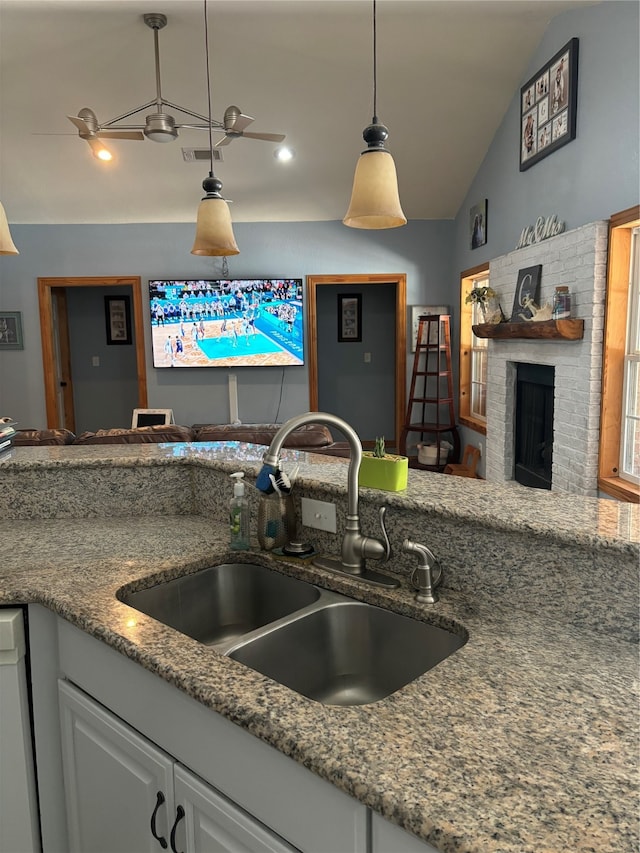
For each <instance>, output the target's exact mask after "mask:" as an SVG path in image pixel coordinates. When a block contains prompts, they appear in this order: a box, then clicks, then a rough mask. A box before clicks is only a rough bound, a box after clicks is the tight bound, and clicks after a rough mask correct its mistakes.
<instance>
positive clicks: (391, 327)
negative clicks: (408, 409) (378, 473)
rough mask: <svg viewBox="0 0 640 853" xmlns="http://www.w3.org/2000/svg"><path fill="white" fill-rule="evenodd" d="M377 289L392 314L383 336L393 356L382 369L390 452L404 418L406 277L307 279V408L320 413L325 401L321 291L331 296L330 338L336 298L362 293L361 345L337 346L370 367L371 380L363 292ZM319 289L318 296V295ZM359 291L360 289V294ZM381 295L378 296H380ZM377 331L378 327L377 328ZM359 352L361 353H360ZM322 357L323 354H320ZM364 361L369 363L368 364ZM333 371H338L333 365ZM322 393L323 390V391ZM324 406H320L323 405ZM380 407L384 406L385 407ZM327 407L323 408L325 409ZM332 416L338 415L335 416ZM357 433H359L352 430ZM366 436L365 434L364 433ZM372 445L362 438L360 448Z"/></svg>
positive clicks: (372, 365)
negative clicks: (387, 385) (387, 378)
mask: <svg viewBox="0 0 640 853" xmlns="http://www.w3.org/2000/svg"><path fill="white" fill-rule="evenodd" d="M376 286H378V287H379V288H380V290H381V291H383V290H386V291H390V292H391V302H390V304H391V306H392V314H391V316H390V317H388V318H387V326H386V334H388V335H390V336H393V338H394V340H393V352H394V355H393V356H392V357H391V364H390V365H386V367H387V369H389V370H390V373H391V386H392V387H391V391H390V395H389V407H390V408H391V410H392V421H391V423H392V428H393V435H385V441H386V444H387V447H389V448H393V447H396V448H397V446H398V444H397V443H398V441H399V438H400V434H401V432H402V426H403V423H404V416H405V398H406V360H407V320H406V316H407V295H406V287H407V285H406V276H405V275H404V274H388V275H385V274H379V275H342V276H333V275H319V276H307V318H308V329H309V335H308V350H307V352H308V359H309V408H310V410H311V411H314V412H317V411H320V408H319V403H320V401H321V400H322V399H323V397H325V395H324V394H323V387H322V383H323V381H324V380H323V375H326V372H325V371H324V370H321V369H320V365H319V361H318V360H319V356H322V354H323V341H322V340H319V337H318V328H319V322H320V323H321V324H322V317H321V316H319V297H321V299H320V302H322V301H323V300H324V296H325V290H324V289H326V291H327V292H329V293H330V295H331V294H335V298H336V302H335V310H336V316H335V328H334V329H333V331H332V332H331V335H332V336H334V339H335V337H337V335H338V299H337V297H338V296H339V295H343V294H346V293H347V292H350V293H354V294H357V293H362V296H363V305H364V308H363V340H362V342H353V343H341V344H340V346H341V347H346V348H349V349H348V350H345V352H346V351H348V352H349V353H350V354H351V356H352V357H354V353H356V355H355V357H356V358H357V354H360V355H361V357H362V362H363V365H364V367H365V368H366V367H367V366H368V365H370V368H369V369H370V371H371V374H372V375H373V376H375V371H376V361H375V350H374V349H373V348H372V346H371V344H370V343H369V342H367V341H366V328H367V323H368V320H367V310H366V299H365V297H366V292H367V290H368V289H369V288H370V287H376ZM319 288H322V289H323V290H322V292H319ZM361 288H363V289H362V290H361ZM381 295H382V294H381ZM320 307H322V306H320ZM378 328H379V327H378ZM321 331H322V329H321ZM360 350H362V353H360ZM324 352H325V353H326V350H324ZM367 359H371V361H368V360H367ZM335 369H336V370H338V369H339V367H338V365H337V364H336V367H335ZM343 379H345V381H346V382H351V391H352V392H353V390H354V387H359V382H358V379H357V378H356V377H355V376H354V377H351V378H349V377H343ZM325 390H326V389H325ZM323 405H324V404H323ZM382 405H384V406H387V403H383V404H382ZM326 408H327V407H326V406H325V409H326ZM335 414H338V415H340V413H339V412H335ZM356 431H358V432H360V431H361V430H356ZM365 436H366V433H365ZM372 444H373V441H372V439H371V438H370V437H368V436H367V437H365V438H364V440H363V445H365V446H370V445H372Z"/></svg>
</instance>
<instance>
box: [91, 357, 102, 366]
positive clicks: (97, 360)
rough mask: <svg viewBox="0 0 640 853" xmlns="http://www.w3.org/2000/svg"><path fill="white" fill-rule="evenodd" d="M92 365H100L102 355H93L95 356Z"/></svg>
mask: <svg viewBox="0 0 640 853" xmlns="http://www.w3.org/2000/svg"><path fill="white" fill-rule="evenodd" d="M91 366H92V367H100V356H99V355H94V356H93V358H92V359H91Z"/></svg>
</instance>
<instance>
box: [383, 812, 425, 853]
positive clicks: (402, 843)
mask: <svg viewBox="0 0 640 853" xmlns="http://www.w3.org/2000/svg"><path fill="white" fill-rule="evenodd" d="M371 853H438V851H437V850H436V848H435V847H432V846H431V845H430V844H427V842H426V841H422V839H420V838H416V836H415V835H411V833H409V832H405V830H404V829H402V828H401V827H399V826H395V824H393V823H389V821H387V820H385V819H384V818H382V817H380V815H379V814H375V813H372V815H371Z"/></svg>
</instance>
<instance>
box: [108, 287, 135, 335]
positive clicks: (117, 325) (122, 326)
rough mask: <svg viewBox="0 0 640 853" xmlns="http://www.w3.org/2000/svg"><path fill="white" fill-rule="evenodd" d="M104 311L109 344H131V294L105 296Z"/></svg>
mask: <svg viewBox="0 0 640 853" xmlns="http://www.w3.org/2000/svg"><path fill="white" fill-rule="evenodd" d="M104 313H105V320H106V323H107V344H108V345H109V346H111V345H113V344H130V343H132V342H133V339H132V337H131V300H130V297H129V296H105V298H104Z"/></svg>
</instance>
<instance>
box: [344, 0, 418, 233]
mask: <svg viewBox="0 0 640 853" xmlns="http://www.w3.org/2000/svg"><path fill="white" fill-rule="evenodd" d="M376 47H377V44H376V0H373V119H372V121H371V124H370V125H369V126H368V127H366V128H365V129H364V131H363V133H362V136H363V139H364V141H365V142H366V143H367V148H365V150H364V151H363V152H362V153H361V154H360V158H359V160H358V162H357V164H356V173H355V175H354V178H353V190H352V192H351V203H350V205H349V210H348V211H347V214H346V216H345V217H344V219H343V220H342V221H343V222H344V224H345V225H348V226H349V227H350V228H368V229H378V228H398V226H400V225H406V224H407V218H406V216H405V215H404V213H403V212H402V208H401V206H400V196H399V195H398V176H397V175H396V167H395V163H394V162H393V157H392V156H391V154H390V153H389V151H387V149H386V148H385V145H384V144H385V141H386V139H387V137H388V136H389V131H388V130H387V128H386V127H385V126H384V125H383V124H380V123H379V121H378V116H377V108H376V107H377V103H376V100H377V68H376V60H377V56H376Z"/></svg>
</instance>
